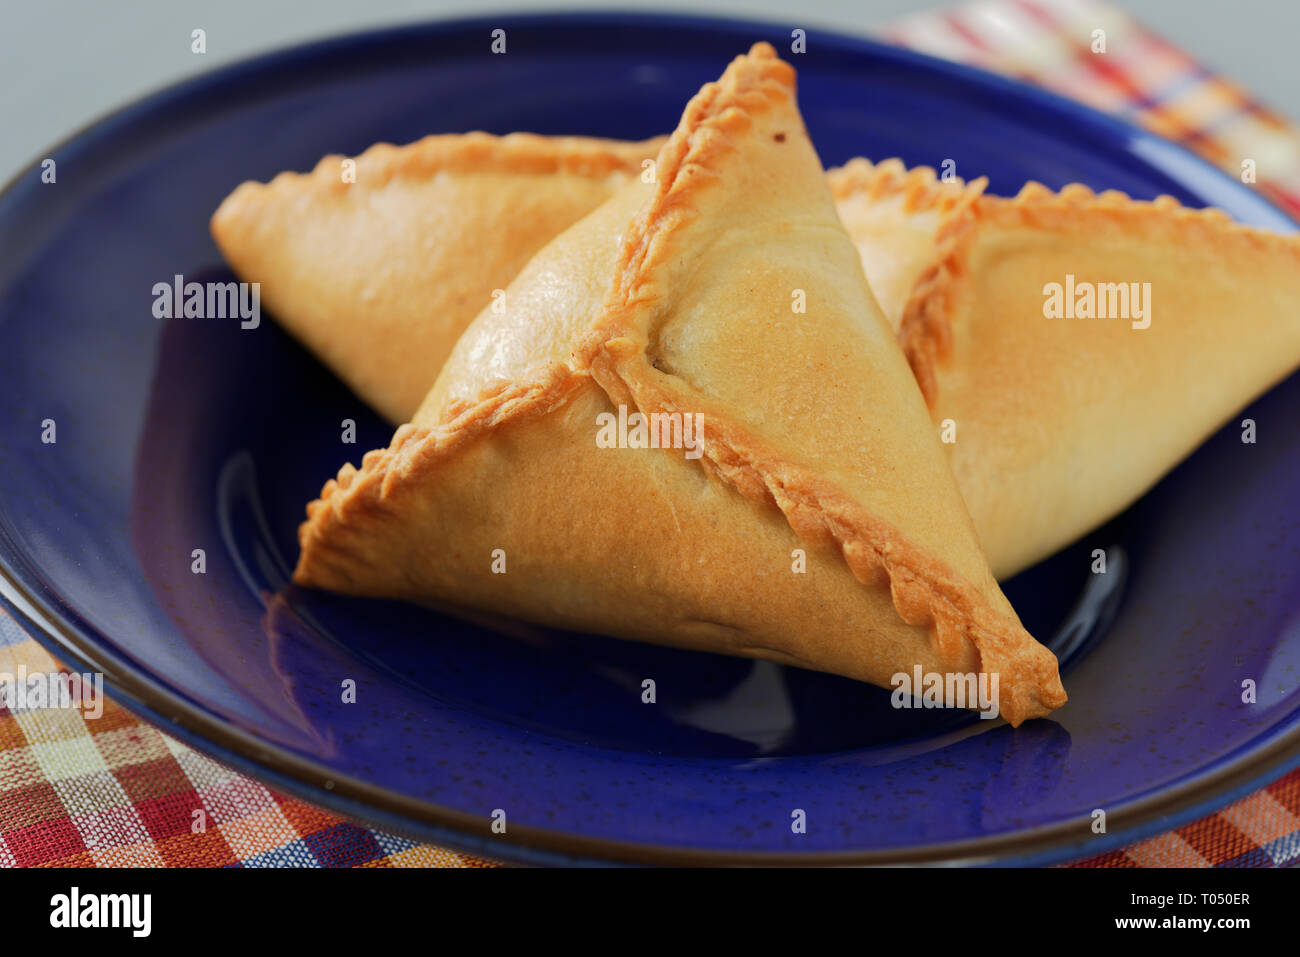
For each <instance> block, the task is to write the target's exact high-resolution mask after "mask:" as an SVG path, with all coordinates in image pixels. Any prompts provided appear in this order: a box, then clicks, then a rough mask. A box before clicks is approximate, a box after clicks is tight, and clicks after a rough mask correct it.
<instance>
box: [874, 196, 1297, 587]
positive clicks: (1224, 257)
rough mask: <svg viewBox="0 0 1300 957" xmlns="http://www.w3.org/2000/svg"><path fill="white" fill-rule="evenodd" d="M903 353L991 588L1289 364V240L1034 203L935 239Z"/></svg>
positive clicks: (1178, 212) (1175, 212) (1111, 209)
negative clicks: (938, 434) (945, 425)
mask: <svg viewBox="0 0 1300 957" xmlns="http://www.w3.org/2000/svg"><path fill="white" fill-rule="evenodd" d="M945 236H946V239H945V243H944V244H943V246H942V247H941V248H937V249H936V253H935V261H934V262H932V263H931V264H930V266H928V267H927V268H926V270H925V272H924V274H923V275H922V277H921V279H920V280H919V281H918V283H917V287H916V289H915V290H914V291H913V294H912V298H911V300H910V301H909V303H908V305H907V307H906V309H905V313H904V317H903V321H902V324H901V328H900V331H899V335H900V340H901V342H902V345H903V347H904V351H905V352H906V354H907V356H908V359H909V361H910V363H911V365H912V367H913V370H914V372H915V373H916V376H917V380H918V382H919V383H920V385H921V387H922V390H923V392H924V393H925V395H926V399H927V401H928V403H929V405H930V408H931V411H932V415H933V418H934V421H935V422H936V423H942V422H944V421H945V420H951V424H952V426H953V431H954V437H955V440H956V441H954V442H952V443H951V444H949V445H948V446H947V448H948V450H949V453H950V455H949V458H950V461H951V463H952V467H953V471H954V473H955V475H956V478H957V483H958V485H959V486H960V487H961V490H962V494H963V496H964V497H965V500H966V503H967V505H968V506H969V508H970V511H971V514H972V516H973V517H974V520H975V524H976V527H977V528H978V530H979V535H980V541H981V542H982V544H983V546H984V549H985V552H986V554H987V555H988V556H989V562H990V564H991V565H992V567H993V571H994V572H995V573H996V574H997V575H998V576H999V577H1005V576H1007V575H1010V574H1012V573H1014V572H1016V571H1018V570H1020V569H1022V568H1024V567H1026V566H1028V565H1031V564H1033V563H1034V562H1036V561H1038V560H1039V559H1041V558H1043V557H1045V556H1047V555H1049V554H1051V553H1052V552H1054V551H1056V550H1057V549H1058V548H1060V547H1061V546H1063V545H1065V544H1067V543H1069V542H1070V541H1072V540H1073V539H1075V538H1077V537H1078V536H1080V535H1082V534H1083V533H1085V532H1086V531H1088V530H1089V529H1090V528H1093V527H1095V526H1097V525H1098V524H1100V523H1102V522H1104V521H1106V520H1107V519H1109V518H1110V517H1112V516H1113V515H1115V514H1116V513H1118V512H1119V511H1121V510H1122V509H1123V508H1125V507H1127V506H1128V505H1129V504H1130V503H1132V502H1133V501H1134V500H1135V499H1137V498H1138V497H1139V496H1140V495H1142V494H1143V493H1144V492H1145V491H1146V490H1147V489H1149V488H1150V487H1151V486H1152V485H1154V484H1155V483H1156V481H1157V480H1159V478H1160V477H1161V476H1162V475H1164V474H1165V473H1166V472H1167V471H1168V470H1169V469H1171V468H1172V467H1173V466H1174V465H1176V464H1177V463H1178V462H1179V461H1181V460H1182V459H1183V458H1184V457H1185V456H1186V455H1187V454H1188V453H1190V452H1191V451H1192V450H1193V449H1195V448H1196V446H1198V445H1199V444H1200V443H1201V442H1202V441H1203V440H1204V439H1205V438H1206V437H1207V436H1208V435H1210V434H1211V433H1212V432H1214V431H1215V430H1216V429H1218V428H1219V427H1220V426H1222V425H1223V424H1224V423H1225V422H1226V421H1227V420H1228V419H1229V418H1230V417H1231V416H1232V415H1233V414H1234V413H1235V412H1237V411H1238V410H1240V409H1241V408H1243V407H1244V406H1245V405H1247V404H1248V403H1249V402H1250V401H1251V400H1252V399H1253V398H1255V397H1256V396H1258V395H1260V394H1261V393H1262V392H1264V391H1265V390H1267V389H1268V388H1269V387H1271V386H1272V385H1273V384H1275V383H1276V382H1278V381H1279V380H1281V379H1282V378H1284V377H1285V376H1286V375H1287V374H1288V373H1289V372H1291V371H1292V370H1293V369H1295V368H1296V366H1297V364H1300V318H1297V315H1296V308H1297V305H1298V304H1300V237H1297V236H1294V235H1291V236H1283V235H1276V234H1273V233H1268V232H1264V231H1262V230H1257V229H1250V228H1248V227H1245V226H1242V225H1239V224H1237V223H1234V222H1233V221H1232V220H1230V219H1229V218H1228V216H1227V215H1226V214H1224V213H1223V212H1221V211H1218V210H1213V209H1207V210H1193V209H1188V208H1186V207H1183V206H1181V205H1180V204H1179V203H1178V202H1177V201H1176V200H1174V199H1173V198H1171V197H1168V196H1165V197H1161V198H1160V199H1157V200H1155V201H1154V202H1138V201H1135V200H1132V199H1130V198H1128V197H1127V196H1125V195H1124V194H1122V193H1118V192H1107V193H1102V194H1100V195H1098V194H1095V193H1093V192H1092V191H1091V190H1089V189H1087V188H1086V187H1084V186H1078V185H1075V186H1068V187H1066V188H1065V189H1063V190H1062V191H1061V192H1060V193H1053V192H1052V191H1050V190H1048V189H1047V188H1046V187H1044V186H1041V185H1039V184H1037V183H1031V184H1029V185H1027V186H1026V187H1025V188H1024V189H1023V190H1022V191H1021V193H1020V195H1019V196H1017V197H1015V198H1014V199H1001V198H997V197H993V196H981V197H979V198H978V199H977V200H975V201H974V202H973V203H971V204H969V205H968V206H965V207H964V208H962V209H961V210H960V211H959V213H958V215H957V217H956V219H955V220H954V221H953V222H952V223H950V224H949V225H948V227H947V228H946V231H945Z"/></svg>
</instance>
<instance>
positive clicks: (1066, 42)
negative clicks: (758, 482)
mask: <svg viewBox="0 0 1300 957" xmlns="http://www.w3.org/2000/svg"><path fill="white" fill-rule="evenodd" d="M1260 29H1267V25H1266V24H1261V25H1260ZM1097 30H1103V31H1105V52H1104V53H1097V52H1094V50H1093V46H1094V43H1095V38H1096V34H1095V31H1097ZM881 33H882V35H883V36H884V37H885V38H886V39H888V40H890V41H892V42H895V43H899V44H901V45H904V46H909V47H912V48H915V49H917V50H922V51H924V52H927V53H932V54H935V55H937V56H942V57H946V58H949V59H953V60H960V61H964V62H968V63H973V64H976V65H978V66H983V67H985V68H988V69H993V70H997V71H1000V72H1003V73H1007V74H1010V75H1013V76H1018V77H1021V78H1023V79H1026V80H1029V81H1030V82H1033V83H1037V84H1040V85H1042V86H1045V87H1048V88H1051V89H1053V90H1055V91H1057V92H1059V93H1063V94H1065V95H1067V96H1071V97H1074V98H1076V99H1078V100H1082V101H1083V102H1085V103H1088V104H1090V105H1092V106H1094V107H1097V108H1099V109H1102V110H1105V111H1107V112H1111V113H1116V114H1119V115H1121V116H1125V117H1127V118H1129V119H1131V120H1133V121H1135V122H1137V123H1139V124H1141V125H1143V126H1146V127H1148V128H1150V129H1152V130H1154V131H1156V132H1158V133H1160V134H1162V135H1164V136H1167V137H1169V138H1170V139H1174V140H1178V141H1180V142H1183V143H1186V144H1187V145H1189V146H1190V147H1191V148H1193V149H1195V150H1196V151H1198V152H1200V153H1201V154H1202V155H1204V156H1206V157H1207V158H1208V159H1210V160H1211V161H1212V162H1214V163H1216V164H1218V165H1219V166H1221V167H1222V168H1223V169H1225V170H1227V171H1228V172H1229V173H1231V174H1232V175H1234V176H1236V175H1239V173H1240V171H1241V169H1242V163H1243V162H1244V161H1246V160H1252V161H1253V162H1254V165H1255V169H1256V171H1257V179H1258V181H1257V183H1256V184H1255V187H1256V188H1257V189H1259V190H1260V191H1261V192H1262V193H1264V194H1265V195H1267V196H1268V197H1269V198H1270V199H1272V200H1273V201H1274V202H1275V203H1277V204H1278V205H1279V206H1281V207H1283V208H1285V209H1287V210H1288V211H1289V212H1291V213H1292V214H1293V215H1298V216H1300V132H1297V130H1296V129H1295V128H1294V127H1292V126H1291V125H1289V124H1288V123H1287V122H1285V121H1284V120H1282V119H1281V118H1280V117H1279V116H1277V115H1276V114H1274V113H1272V112H1270V111H1269V110H1268V109H1266V108H1265V107H1263V106H1261V105H1260V104H1259V103H1257V102H1255V101H1254V100H1253V99H1252V98H1251V97H1250V96H1249V95H1248V94H1247V93H1246V92H1245V91H1243V90H1242V89H1240V88H1239V87H1237V86H1236V85H1234V84H1233V83H1231V82H1230V81H1228V80H1225V79H1224V78H1222V77H1219V76H1215V75H1214V74H1212V73H1210V72H1209V71H1207V70H1206V69H1205V68H1203V67H1202V66H1200V65H1199V64H1197V63H1196V62H1195V61H1193V60H1191V59H1190V58H1189V57H1187V56H1186V55H1185V54H1183V53H1182V52H1180V51H1178V50H1176V49H1174V48H1172V47H1171V46H1169V45H1168V44H1167V43H1165V42H1164V41H1162V40H1161V39H1160V38H1159V37H1156V36H1155V35H1153V34H1152V33H1150V32H1149V31H1147V30H1146V29H1144V28H1143V27H1141V26H1140V25H1139V24H1138V23H1136V22H1135V21H1134V20H1133V19H1132V18H1131V17H1129V16H1128V15H1127V14H1125V13H1122V12H1120V11H1119V10H1117V9H1115V8H1113V7H1110V6H1108V5H1105V4H1102V3H1097V2H1094V0H992V2H977V3H972V4H967V5H965V6H962V7H959V8H956V9H953V10H948V11H941V12H926V13H922V14H917V15H913V16H910V17H908V18H906V19H904V20H902V21H899V22H897V23H895V24H893V25H892V26H891V27H889V28H888V29H886V30H883V31H881ZM875 158H876V159H880V158H882V157H875ZM60 667H61V666H60V665H59V664H58V663H57V662H56V661H54V660H53V659H52V658H51V657H50V656H49V655H48V654H47V653H46V652H45V651H44V650H43V649H42V648H41V647H40V646H39V645H37V644H36V642H35V641H34V640H32V639H31V638H29V637H28V636H27V635H25V634H24V633H23V632H22V631H21V629H19V628H18V626H17V625H15V624H14V623H13V621H12V620H10V619H9V618H7V617H6V616H5V615H4V613H3V611H0V675H4V674H8V675H16V674H19V673H20V669H25V671H26V673H27V674H28V675H33V674H48V673H51V672H53V671H55V670H58V669H60ZM1296 862H1300V771H1296V772H1294V773H1292V774H1289V775H1287V776H1286V777H1284V778H1282V779H1281V780H1279V781H1277V782H1275V783H1274V784H1272V785H1270V786H1269V787H1266V788H1264V789H1263V790H1260V791H1258V792H1256V793H1254V794H1252V795H1250V796H1248V797H1246V798H1244V799H1242V800H1240V801H1237V802H1236V803H1235V804H1232V805H1230V806H1229V807H1227V808H1225V809H1224V810H1222V811H1220V812H1219V813H1217V814H1213V815H1210V816H1209V817H1206V818H1204V819H1202V820H1199V821H1196V822H1194V823H1192V824H1189V825H1187V826H1185V827H1181V828H1178V829H1177V830H1175V831H1170V832H1168V833H1165V834H1161V835H1159V836H1157V837H1154V838H1150V839H1149V840H1145V841H1142V842H1140V843H1138V844H1134V845H1131V846H1129V847H1126V848H1124V849H1122V850H1119V851H1115V852H1113V853H1110V854H1105V855H1102V856H1099V857H1094V858H1089V859H1087V860H1083V861H1079V862H1077V863H1076V864H1075V865H1072V866H1097V867H1133V866H1178V867H1269V866H1278V865H1285V864H1290V863H1296ZM0 865H3V866H10V867H13V866H87V867H93V866H108V867H112V866H146V867H148V866H155V867H184V866H202V867H222V866H244V867H265V866H298V867H423V866H438V867H483V866H493V865H491V864H490V862H487V861H482V860H478V859H475V858H471V857H468V856H466V855H463V854H458V853H456V852H454V851H448V850H443V849H441V848H437V847H432V846H429V845H421V844H416V843H413V842H411V841H408V840H406V839H404V838H400V837H395V836H393V835H389V834H385V833H383V832H380V831H375V830H372V829H371V828H367V827H363V826H360V825H357V824H353V823H351V822H348V821H345V820H342V819H340V818H338V817H336V816H334V815H332V814H329V813H326V812H325V811H322V810H319V809H318V808H315V807H312V806H311V805H309V804H306V803H303V802H302V801H298V800H295V799H293V798H288V797H284V796H282V795H280V794H277V793H275V792H273V791H271V790H269V789H267V788H266V787H264V786H262V785H261V784H258V783H257V782H256V781H253V780H251V779H249V778H246V777H244V776H242V775H240V774H236V773H235V772H233V771H229V770H227V769H225V768H223V767H222V766H220V765H218V764H216V763H215V762H213V761H211V760H209V759H208V758H206V757H204V756H202V755H200V754H198V753H196V752H194V751H192V750H190V749H189V748H187V747H186V746H184V745H182V744H180V743H179V742H177V741H174V740H172V739H171V738H169V737H168V736H167V735H165V734H162V733H161V732H159V731H157V730H155V729H154V728H152V727H151V726H149V725H147V724H144V723H142V722H140V721H138V720H137V719H136V718H134V717H133V716H132V715H130V714H129V713H127V712H126V711H124V710H123V709H122V708H119V707H117V706H115V705H114V704H113V703H112V702H104V710H103V714H102V715H101V716H99V717H98V718H94V719H92V720H87V719H86V718H85V717H83V715H82V712H80V711H78V710H74V709H66V708H65V709H60V708H48V707H38V708H22V707H18V708H15V709H14V710H10V709H8V708H6V707H5V706H4V704H3V703H2V702H0Z"/></svg>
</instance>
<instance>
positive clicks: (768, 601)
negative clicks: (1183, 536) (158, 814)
mask: <svg viewBox="0 0 1300 957" xmlns="http://www.w3.org/2000/svg"><path fill="white" fill-rule="evenodd" d="M636 415H641V416H645V417H647V420H649V421H657V422H658V423H659V424H661V425H664V426H668V427H666V428H664V430H663V431H659V432H657V433H656V434H657V435H658V436H661V437H662V439H663V440H664V441H661V442H660V443H659V444H660V445H668V446H672V445H677V446H680V447H657V448H645V447H639V446H640V444H641V443H639V442H638V441H636V440H634V439H633V438H632V435H633V433H632V431H631V430H632V429H633V428H634V426H635V420H634V418H633V417H634V416H636ZM674 417H675V418H674ZM619 421H626V422H627V424H628V429H629V431H628V434H627V436H626V438H627V441H626V443H625V444H626V446H628V447H602V443H601V432H602V430H603V429H607V428H609V427H610V425H611V423H612V422H619ZM673 423H676V428H675V429H674V428H671V426H672V424H673ZM620 438H622V436H620ZM674 440H675V441H674ZM604 444H605V445H609V444H610V443H608V442H606V443H604ZM615 444H618V443H615ZM299 537H300V541H301V544H302V555H301V557H300V560H299V563H298V567H297V569H296V571H295V574H294V578H295V581H296V582H298V583H299V584H302V585H308V586H315V587H322V588H329V589H333V590H336V591H341V592H346V593H352V594H357V595H373V596H383V597H397V598H407V599H413V600H417V601H440V602H453V603H456V604H459V605H461V606H465V607H469V608H475V609H485V610H490V611H493V612H497V613H504V614H508V615H512V616H515V617H518V618H523V619H527V620H531V621H534V622H537V623H540V624H544V625H549V626H555V627H563V628H571V629H577V630H583V631H592V632H600V633H605V634H610V635H617V636H621V637H627V638H635V639H642V640H647V641H652V642H660V643H665V644H671V645H677V646H681V647H687V648H695V649H701V650H707V651H715V652H723V653H728V654H735V655H743V656H748V657H755V658H763V659H769V660H772V661H777V662H783V663H787V664H794V665H800V666H803V667H807V668H812V669H817V670H823V671H829V672H834V673H837V674H842V675H847V676H850V677H853V678H857V679H860V680H865V681H870V682H873V683H876V684H879V685H882V686H885V687H889V686H890V685H891V679H892V678H893V676H894V675H896V674H899V673H905V674H908V675H911V674H912V673H913V669H914V668H915V667H920V668H921V669H922V670H923V671H924V672H926V673H930V674H933V673H940V674H968V673H976V672H986V673H988V674H989V675H997V679H998V697H999V706H1000V710H1001V713H1002V714H1003V715H1004V716H1005V717H1006V718H1008V720H1010V721H1011V722H1012V723H1013V724H1019V723H1020V722H1022V721H1024V720H1025V719H1027V718H1031V717H1035V716H1040V715H1044V714H1046V713H1048V712H1050V711H1051V710H1052V709H1054V708H1056V707H1059V706H1060V705H1061V704H1062V703H1063V702H1064V701H1065V693H1064V691H1063V690H1062V688H1061V684H1060V680H1059V677H1058V674H1057V663H1056V659H1055V658H1054V656H1053V655H1052V654H1051V652H1049V651H1048V650H1047V649H1046V648H1044V647H1043V646H1041V645H1039V644H1038V643H1036V642H1035V641H1034V640H1033V639H1032V638H1031V637H1030V636H1029V634H1028V633H1027V632H1026V631H1025V630H1024V628H1023V627H1022V626H1021V625H1020V622H1019V621H1018V619H1017V618H1016V615H1015V612H1014V611H1013V610H1012V608H1011V606H1010V604H1009V603H1008V602H1007V600H1006V598H1005V597H1004V596H1003V595H1002V593H1001V591H1000V590H999V589H998V587H997V584H996V582H995V581H994V579H993V577H992V575H991V574H990V572H989V570H988V567H987V565H986V564H985V561H984V558H983V556H982V555H981V553H980V550H979V546H978V544H977V542H976V537H975V534H974V530H973V527H972V524H971V522H970V519H969V517H968V516H967V514H966V512H965V509H964V507H963V505H962V502H961V498H960V494H959V493H958V491H957V488H956V485H955V484H954V482H953V480H952V476H951V472H950V471H949V470H948V468H947V466H946V463H945V461H944V453H943V451H942V449H941V448H940V446H939V442H938V439H937V437H936V435H935V434H934V429H933V427H932V425H931V423H930V421H929V417H928V415H927V410H926V408H925V404H924V401H923V399H922V397H921V395H920V392H919V390H918V389H917V387H916V383H915V381H914V380H913V378H912V375H911V372H910V370H909V369H908V367H907V364H906V362H905V361H904V359H903V356H902V353H901V351H900V350H899V348H898V346H897V342H896V340H895V337H894V335H893V333H892V331H891V330H890V328H889V326H888V324H887V323H886V322H885V320H884V318H883V317H882V315H881V314H880V311H879V308H878V307H877V306H876V304H875V302H874V300H873V299H872V297H871V294H870V291H869V289H868V287H867V285H866V282H865V280H864V278H863V276H862V271H861V269H860V268H859V266H858V257H857V253H856V251H855V249H854V247H853V245H852V244H851V243H850V241H849V239H848V237H847V235H846V234H845V233H844V230H843V228H842V226H841V225H840V223H839V221H838V219H837V217H836V214H835V209H834V206H833V204H832V202H831V198H830V195H829V191H828V189H827V186H826V182H825V179H824V176H823V174H822V170H821V166H820V164H819V161H818V159H817V156H816V153H815V152H814V150H813V148H812V145H811V143H810V142H809V141H808V138H807V134H806V132H805V131H804V128H803V122H802V119H801V117H800V115H799V113H798V110H797V107H796V105H795V101H794V71H793V70H792V69H791V68H790V67H789V66H788V65H787V64H785V63H782V62H781V61H780V60H779V59H777V58H776V55H775V53H774V52H773V51H772V48H771V47H770V46H768V45H766V44H759V45H758V46H756V47H755V48H754V49H753V50H752V51H751V53H750V54H749V55H747V56H742V57H739V58H737V59H736V60H735V61H734V62H733V63H732V65H731V66H730V67H729V68H728V69H727V71H726V73H725V74H724V75H723V77H722V79H721V80H720V81H719V82H717V83H711V84H708V85H706V86H705V87H704V88H703V89H702V90H701V91H700V93H699V94H698V95H697V96H696V97H695V98H694V99H693V100H692V101H691V102H690V104H689V105H688V106H687V108H686V111H685V114H684V116H683V118H682V122H681V124H680V126H679V128H678V129H677V131H676V132H675V133H674V134H673V136H672V137H671V138H670V139H669V141H668V143H667V144H666V145H665V146H664V148H663V150H662V152H661V153H660V154H659V156H658V159H657V175H656V180H655V182H654V183H652V184H643V183H641V182H640V181H639V180H633V181H632V182H630V183H629V184H628V185H626V186H624V187H623V188H622V189H621V190H620V192H619V193H617V194H616V195H615V196H614V197H613V198H612V199H611V200H610V201H609V202H608V203H606V204H605V205H604V206H602V207H601V208H599V209H598V210H596V211H595V212H594V213H593V214H591V215H590V216H588V217H587V218H585V219H584V220H582V221H581V222H579V223H578V224H576V225H575V226H573V227H572V228H570V229H569V230H567V231H566V232H565V233H563V234H562V235H560V236H559V237H557V238H556V239H555V241H554V242H552V243H551V244H550V245H549V246H547V247H546V248H545V249H544V250H542V252H541V253H539V254H538V256H537V257H536V258H534V260H533V261H532V262H530V263H529V265H528V266H527V267H526V268H525V269H524V270H523V272H522V273H521V274H520V275H519V276H518V277H517V278H516V279H515V281H514V282H513V283H512V284H511V285H510V286H509V288H508V289H507V291H506V296H505V300H504V303H503V305H502V307H501V308H500V309H495V310H494V309H493V308H491V307H489V308H488V309H485V310H484V311H483V312H482V313H481V314H480V316H479V317H478V318H477V319H476V320H475V322H474V324H473V325H472V326H471V327H470V329H469V330H468V331H467V332H466V334H465V336H464V337H463V338H462V339H461V341H460V342H459V343H458V344H457V346H456V348H455V350H454V352H453V355H452V357H451V359H450V360H449V362H448V364H447V366H446V368H445V369H444V370H443V373H442V375H441V376H440V377H439V380H438V382H437V384H436V385H435V386H434V388H433V389H432V390H431V392H430V394H429V396H428V397H427V399H426V400H425V402H424V404H423V405H422V407H421V408H420V410H419V412H418V413H417V414H416V416H415V419H414V421H413V423H411V424H408V425H404V426H402V427H401V428H400V429H398V431H397V433H396V435H395V436H394V438H393V441H392V444H391V445H390V447H389V448H387V449H383V450H377V451H374V452H371V453H369V454H368V455H366V456H365V458H364V460H363V463H362V467H361V469H360V470H357V469H355V468H353V467H351V466H344V468H343V469H342V470H341V471H340V472H339V476H338V478H337V480H331V481H330V482H328V483H326V485H325V487H324V489H323V490H322V493H321V497H320V499H319V500H317V501H315V502H313V503H312V504H311V505H310V506H309V507H308V519H307V521H306V522H305V523H304V524H303V526H302V528H301V529H300V535H299Z"/></svg>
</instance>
